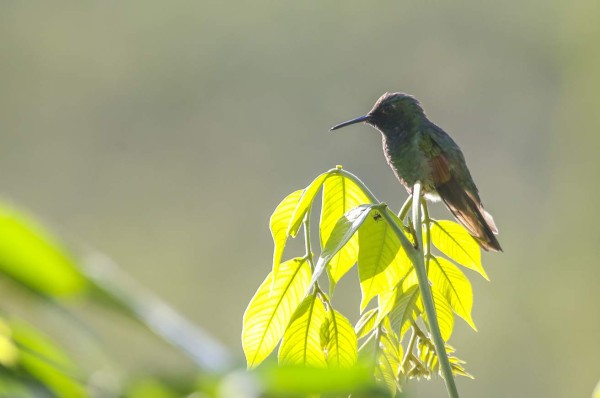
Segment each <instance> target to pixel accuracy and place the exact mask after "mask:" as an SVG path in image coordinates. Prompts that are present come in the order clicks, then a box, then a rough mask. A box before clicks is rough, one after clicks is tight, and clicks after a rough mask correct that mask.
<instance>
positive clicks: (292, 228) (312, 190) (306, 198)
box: [287, 171, 331, 237]
mask: <svg viewBox="0 0 600 398" xmlns="http://www.w3.org/2000/svg"><path fill="white" fill-rule="evenodd" d="M330 174H331V171H328V172H325V173H323V174H321V175H320V176H318V177H317V178H315V179H314V180H313V182H311V183H310V185H309V186H308V187H306V188H305V189H304V190H303V191H302V197H301V198H300V201H299V202H298V204H297V205H296V208H295V209H294V213H293V215H292V218H291V220H290V224H289V226H288V229H287V235H288V236H292V237H295V236H296V234H297V233H298V229H299V228H300V225H301V224H302V220H304V216H305V215H306V212H307V211H308V209H309V208H310V206H311V205H312V202H313V200H315V196H316V195H317V192H319V189H321V186H323V183H324V182H325V180H326V179H327V177H329V176H330Z"/></svg>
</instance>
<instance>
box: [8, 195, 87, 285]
mask: <svg viewBox="0 0 600 398" xmlns="http://www.w3.org/2000/svg"><path fill="white" fill-rule="evenodd" d="M0 273H4V274H6V275H8V276H9V277H11V278H12V279H14V280H15V281H17V282H19V283H22V284H23V285H25V286H27V287H28V288H30V289H32V290H34V291H35V292H37V293H41V294H45V295H50V296H62V295H70V294H74V293H77V292H80V291H82V290H83V289H84V288H85V287H86V285H87V282H86V279H85V277H84V276H83V275H82V274H81V273H80V272H79V270H78V269H77V267H76V265H75V263H74V261H73V260H72V258H71V257H70V256H69V254H68V253H67V252H66V250H64V248H63V247H62V246H61V245H60V244H59V243H58V242H57V241H55V240H54V239H53V238H52V237H51V236H50V234H48V233H47V232H46V231H45V230H44V229H43V228H42V227H41V226H40V225H39V224H38V223H37V222H35V221H34V220H32V219H30V218H29V217H27V216H26V215H25V214H23V213H20V212H18V211H16V210H14V209H11V208H9V207H8V206H3V205H1V204H0Z"/></svg>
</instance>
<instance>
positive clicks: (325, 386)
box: [251, 366, 388, 398]
mask: <svg viewBox="0 0 600 398" xmlns="http://www.w3.org/2000/svg"><path fill="white" fill-rule="evenodd" d="M251 375H255V377H256V379H257V380H258V381H259V383H260V385H261V387H262V389H263V390H264V391H265V392H266V393H268V394H275V395H276V396H282V395H283V396H286V397H292V396H299V395H300V396H305V395H308V394H340V395H341V394H346V395H347V394H350V393H356V394H358V393H364V394H365V395H358V396H361V397H362V396H365V397H370V398H375V397H385V396H388V394H384V393H383V392H382V391H381V390H380V389H379V388H378V386H377V385H376V384H375V383H374V381H373V370H372V369H370V368H368V367H362V366H355V367H352V368H309V367H303V366H279V367H275V366H271V367H264V368H261V369H258V370H256V371H253V372H251ZM268 396H271V395H268ZM353 396H354V395H353Z"/></svg>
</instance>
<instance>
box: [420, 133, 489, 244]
mask: <svg viewBox="0 0 600 398" xmlns="http://www.w3.org/2000/svg"><path fill="white" fill-rule="evenodd" d="M428 132H430V134H424V135H423V139H422V140H421V150H422V151H423V152H424V153H425V154H426V156H427V157H428V159H429V165H430V167H431V170H432V173H431V175H432V179H433V184H434V186H435V188H436V190H437V192H438V194H439V195H440V197H441V198H442V200H443V201H444V203H446V206H447V207H448V209H449V210H450V211H451V212H452V214H454V216H455V217H456V218H457V219H458V220H459V221H460V222H461V224H463V226H464V227H465V228H467V229H468V230H469V232H470V233H471V234H472V235H473V236H475V237H476V238H477V239H478V240H479V241H480V242H481V243H482V244H483V245H486V244H488V243H492V246H490V247H488V248H491V249H495V244H496V243H497V241H496V239H495V237H493V234H495V233H498V229H497V228H496V225H495V223H494V219H493V218H492V216H491V215H490V214H489V213H488V212H487V211H485V209H484V208H483V206H482V205H481V199H480V198H479V194H478V191H477V187H476V186H475V183H474V182H473V179H472V178H471V174H470V172H469V169H468V168H467V165H466V163H465V159H464V156H463V154H462V152H461V150H460V148H459V147H458V145H456V143H455V142H454V141H453V140H452V138H450V136H448V135H447V134H446V133H445V132H444V131H442V130H441V129H440V128H439V127H437V126H435V125H434V126H432V128H431V130H429V131H428ZM486 227H487V228H486ZM497 246H498V248H499V247H500V246H499V244H498V245H497ZM483 247H484V248H485V247H486V246H483Z"/></svg>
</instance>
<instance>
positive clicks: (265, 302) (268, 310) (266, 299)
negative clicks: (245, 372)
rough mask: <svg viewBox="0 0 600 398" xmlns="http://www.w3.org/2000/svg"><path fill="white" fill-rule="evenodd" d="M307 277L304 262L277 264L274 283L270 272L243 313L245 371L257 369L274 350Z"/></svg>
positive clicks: (305, 285) (293, 261) (307, 266)
mask: <svg viewBox="0 0 600 398" xmlns="http://www.w3.org/2000/svg"><path fill="white" fill-rule="evenodd" d="M310 276H311V270H310V265H309V264H308V263H307V262H306V260H305V259H301V258H295V259H292V260H288V261H286V262H284V263H282V264H281V266H280V268H279V273H278V275H277V279H275V280H273V272H271V273H269V275H267V278H266V279H265V280H264V281H263V283H262V284H261V285H260V287H259V288H258V290H257V292H256V294H255V295H254V297H252V300H251V301H250V304H249V305H248V308H247V309H246V312H245V313H244V322H243V330H242V346H243V348H244V354H245V355H246V361H247V363H248V367H249V368H252V367H255V366H258V365H259V364H260V363H261V362H262V361H263V360H264V359H265V358H266V357H267V356H268V355H269V354H270V353H271V352H272V351H273V349H274V348H275V346H276V345H277V343H279V340H281V337H282V336H283V334H284V331H285V328H286V326H287V325H288V323H289V321H290V319H291V318H292V314H293V313H294V311H295V310H296V309H297V307H298V305H299V304H300V302H301V301H302V299H303V298H304V296H305V294H306V291H307V289H308V285H309V281H310Z"/></svg>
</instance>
